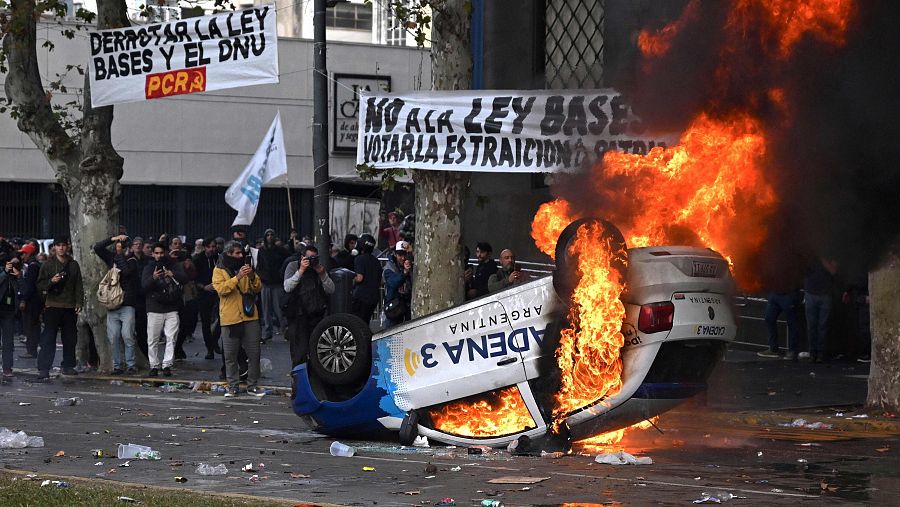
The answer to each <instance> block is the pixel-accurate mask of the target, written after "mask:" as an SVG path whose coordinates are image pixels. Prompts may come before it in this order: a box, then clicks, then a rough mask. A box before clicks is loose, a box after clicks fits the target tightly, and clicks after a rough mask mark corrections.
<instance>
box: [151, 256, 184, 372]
mask: <svg viewBox="0 0 900 507" xmlns="http://www.w3.org/2000/svg"><path fill="white" fill-rule="evenodd" d="M151 255H152V256H153V260H152V261H151V262H150V264H148V265H147V267H145V268H144V272H143V274H142V275H141V286H142V287H143V289H144V294H145V295H146V297H147V356H148V357H147V359H149V361H150V373H149V374H148V376H150V377H156V376H158V375H159V370H160V368H162V373H163V375H164V376H166V377H171V376H172V363H173V362H174V361H175V340H177V339H178V323H179V321H178V310H179V309H180V308H181V305H182V304H184V303H183V301H182V297H183V292H182V285H184V284H185V283H187V281H188V277H187V275H186V274H185V273H184V270H183V269H181V266H179V265H178V264H175V263H173V262H172V259H171V258H170V257H169V256H168V255H166V246H165V245H164V244H162V243H156V244H154V245H153V250H152V252H151ZM161 333H162V334H164V335H165V337H166V341H165V352H164V353H163V357H162V361H160V357H159V346H160V340H159V337H160V334H161Z"/></svg>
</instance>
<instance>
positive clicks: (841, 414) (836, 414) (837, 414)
mask: <svg viewBox="0 0 900 507" xmlns="http://www.w3.org/2000/svg"><path fill="white" fill-rule="evenodd" d="M834 416H835V417H844V413H843V412H837V413H835V414H834Z"/></svg>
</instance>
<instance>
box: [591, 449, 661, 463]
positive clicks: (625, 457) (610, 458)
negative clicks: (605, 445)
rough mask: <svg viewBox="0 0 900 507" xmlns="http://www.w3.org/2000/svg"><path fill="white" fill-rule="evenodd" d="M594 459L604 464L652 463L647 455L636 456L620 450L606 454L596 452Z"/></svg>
mask: <svg viewBox="0 0 900 507" xmlns="http://www.w3.org/2000/svg"><path fill="white" fill-rule="evenodd" d="M594 461H596V462H597V463H602V464H604V465H652V464H653V460H652V459H650V458H649V457H647V456H642V457H640V458H636V457H634V456H632V455H631V454H629V453H627V452H625V451H622V452H615V453H607V454H598V455H597V457H596V458H594Z"/></svg>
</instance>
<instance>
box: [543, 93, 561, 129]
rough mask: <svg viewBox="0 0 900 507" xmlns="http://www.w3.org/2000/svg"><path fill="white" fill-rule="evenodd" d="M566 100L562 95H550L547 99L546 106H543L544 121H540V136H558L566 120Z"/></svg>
mask: <svg viewBox="0 0 900 507" xmlns="http://www.w3.org/2000/svg"><path fill="white" fill-rule="evenodd" d="M565 102H566V99H565V97H563V96H562V95H551V96H549V97H547V104H546V105H545V106H544V119H543V120H541V135H542V136H552V135H554V134H559V131H560V129H562V124H563V122H564V121H565V119H566V114H565V112H564V107H565Z"/></svg>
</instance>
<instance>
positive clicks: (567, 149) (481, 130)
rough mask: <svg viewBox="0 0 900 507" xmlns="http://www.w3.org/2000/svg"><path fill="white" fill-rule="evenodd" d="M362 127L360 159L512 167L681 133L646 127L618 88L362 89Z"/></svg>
mask: <svg viewBox="0 0 900 507" xmlns="http://www.w3.org/2000/svg"><path fill="white" fill-rule="evenodd" d="M359 133H360V136H359V142H358V143H357V150H356V163H357V164H366V165H368V166H371V167H374V168H391V167H399V168H410V169H435V170H445V171H447V170H450V171H485V172H505V173H534V172H557V171H573V170H576V169H578V168H580V167H581V166H582V165H584V164H592V163H594V162H595V161H597V160H599V159H600V158H601V157H602V156H603V153H604V152H606V151H609V150H617V151H624V152H628V153H641V154H643V153H647V152H648V151H649V150H650V149H652V148H654V147H656V146H662V147H665V146H666V145H667V144H671V143H673V142H674V141H675V140H676V138H673V137H671V136H668V135H660V136H653V135H650V134H649V133H647V132H645V128H644V125H643V123H642V122H641V121H640V119H638V118H637V117H636V116H635V115H634V114H633V112H632V111H631V107H630V106H629V105H628V103H627V102H626V101H625V99H624V97H623V96H622V94H620V93H619V92H617V91H615V90H612V89H604V90H525V91H522V90H519V91H496V90H464V91H453V92H435V91H429V92H415V93H391V94H382V93H376V94H363V95H362V97H361V98H360V105H359Z"/></svg>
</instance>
